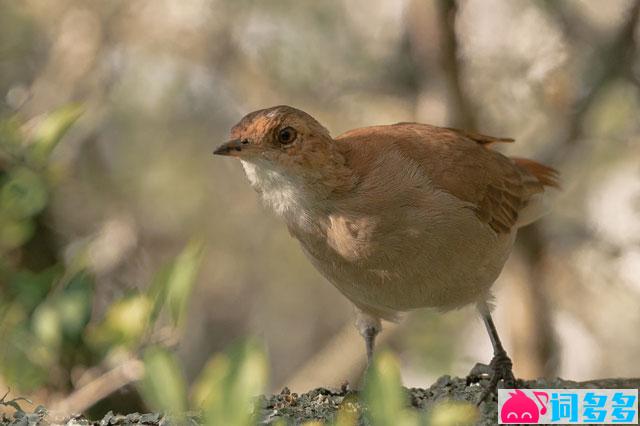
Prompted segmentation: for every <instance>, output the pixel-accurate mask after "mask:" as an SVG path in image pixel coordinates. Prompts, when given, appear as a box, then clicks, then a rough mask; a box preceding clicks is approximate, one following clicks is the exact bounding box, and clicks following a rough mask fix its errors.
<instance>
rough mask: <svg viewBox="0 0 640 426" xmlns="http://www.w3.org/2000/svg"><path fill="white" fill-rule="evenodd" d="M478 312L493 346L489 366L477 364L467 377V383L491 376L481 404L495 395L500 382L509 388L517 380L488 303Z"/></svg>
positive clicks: (479, 306)
mask: <svg viewBox="0 0 640 426" xmlns="http://www.w3.org/2000/svg"><path fill="white" fill-rule="evenodd" d="M478 310H479V312H480V315H481V317H482V321H483V322H484V325H485V327H486V328H487V332H488V333H489V338H490V339H491V345H492V346H493V358H492V359H491V362H490V363H489V365H483V364H476V365H475V367H473V369H472V370H471V372H470V373H469V376H468V377H467V383H470V382H474V381H476V382H477V381H478V380H479V376H482V375H489V376H490V378H491V379H490V382H489V386H488V387H487V388H486V389H485V390H484V392H483V393H482V395H481V396H480V400H479V401H478V404H480V403H481V402H482V401H484V400H485V399H486V397H487V396H488V395H489V394H491V393H495V391H496V388H497V386H498V382H499V381H500V380H502V381H503V382H504V384H505V386H507V387H514V386H515V385H516V380H515V377H514V375H513V364H512V362H511V359H510V358H509V356H508V355H507V351H505V350H504V347H503V346H502V342H501V341H500V336H498V330H497V329H496V326H495V324H494V323H493V318H491V312H490V310H489V307H488V305H487V304H486V302H483V303H481V304H478Z"/></svg>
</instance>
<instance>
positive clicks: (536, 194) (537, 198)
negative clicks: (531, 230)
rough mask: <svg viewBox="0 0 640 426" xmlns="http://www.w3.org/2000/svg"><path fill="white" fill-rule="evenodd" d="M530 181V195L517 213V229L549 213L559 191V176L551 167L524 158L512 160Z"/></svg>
mask: <svg viewBox="0 0 640 426" xmlns="http://www.w3.org/2000/svg"><path fill="white" fill-rule="evenodd" d="M512 160H513V162H514V163H515V164H516V165H517V166H518V167H520V168H521V169H522V171H523V172H524V173H525V175H527V176H528V177H529V178H530V179H529V182H528V184H529V185H531V189H532V195H531V197H530V198H529V200H528V201H527V205H526V206H525V207H524V208H523V209H522V210H521V211H520V212H519V214H518V222H517V223H516V225H517V226H518V227H521V226H525V225H528V224H530V223H532V222H534V221H536V220H538V219H539V218H540V217H541V216H544V215H545V214H546V213H548V212H549V210H550V209H551V206H552V205H553V201H554V200H555V198H556V196H557V194H558V192H559V190H560V174H559V173H558V171H557V170H556V169H554V168H552V167H549V166H545V165H544V164H540V163H538V162H536V161H533V160H528V159H526V158H512Z"/></svg>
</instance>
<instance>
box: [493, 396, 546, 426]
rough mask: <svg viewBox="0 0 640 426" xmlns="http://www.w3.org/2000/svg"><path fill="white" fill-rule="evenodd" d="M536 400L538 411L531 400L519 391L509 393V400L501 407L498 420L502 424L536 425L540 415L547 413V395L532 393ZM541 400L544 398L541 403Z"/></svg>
mask: <svg viewBox="0 0 640 426" xmlns="http://www.w3.org/2000/svg"><path fill="white" fill-rule="evenodd" d="M533 395H534V396H535V398H536V400H538V403H539V404H540V409H538V405H537V404H536V403H535V402H534V400H533V399H531V398H529V397H528V396H527V395H525V393H524V392H522V391H521V390H519V389H516V391H515V392H509V399H507V400H506V401H505V403H504V404H503V405H502V410H501V411H500V420H501V421H502V423H538V419H539V418H540V414H545V413H546V412H547V402H549V394H547V393H546V392H535V391H534V392H533ZM541 398H544V400H545V401H544V402H542V400H541Z"/></svg>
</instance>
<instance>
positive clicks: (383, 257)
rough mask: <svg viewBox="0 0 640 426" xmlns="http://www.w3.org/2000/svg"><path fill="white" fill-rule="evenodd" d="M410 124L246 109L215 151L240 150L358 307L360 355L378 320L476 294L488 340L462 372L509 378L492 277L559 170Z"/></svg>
mask: <svg viewBox="0 0 640 426" xmlns="http://www.w3.org/2000/svg"><path fill="white" fill-rule="evenodd" d="M512 141H513V140H512V139H504V138H495V137H491V136H485V135H480V134H476V133H471V132H465V131H461V130H455V129H450V128H444V127H436V126H431V125H428V124H419V123H397V124H392V125H385V126H373V127H365V128H361V129H355V130H351V131H348V132H346V133H344V134H342V135H340V136H338V137H336V138H332V137H331V135H330V134H329V132H328V131H327V129H326V128H324V127H323V126H322V125H321V124H320V123H319V122H318V121H316V120H315V119H314V118H313V117H311V116H310V115H309V114H307V113H305V112H304V111H301V110H298V109H295V108H292V107H289V106H276V107H272V108H267V109H262V110H259V111H255V112H252V113H250V114H248V115H246V116H245V117H244V118H243V119H242V120H240V122H239V123H238V124H236V125H235V126H234V127H233V128H232V129H231V141H229V142H227V143H225V144H223V145H221V146H220V147H218V148H217V149H216V150H215V151H214V154H218V155H226V156H232V157H237V158H239V159H240V161H241V163H242V166H243V167H244V170H245V172H246V175H247V177H248V178H249V181H250V182H251V185H252V186H253V187H254V188H255V189H256V190H257V191H258V192H259V193H260V195H261V196H262V199H263V200H264V202H265V203H266V204H267V205H268V206H270V207H271V208H272V209H273V210H274V211H275V212H276V213H277V214H278V215H279V216H280V217H282V218H283V219H284V221H285V223H286V225H287V227H288V228H289V232H290V233H291V235H293V236H294V237H295V238H296V239H297V240H298V241H299V242H300V245H301V247H302V250H303V251H304V253H305V255H306V256H307V257H308V258H309V260H310V261H311V263H312V264H313V265H314V266H315V267H316V269H318V271H320V273H321V274H322V275H324V276H325V277H326V278H327V280H329V282H331V283H332V284H333V285H334V286H335V287H336V288H337V289H338V290H339V291H340V292H341V293H342V294H344V295H345V296H346V297H347V298H348V299H349V300H350V301H351V302H352V303H353V304H354V305H355V307H356V312H357V319H356V326H357V328H358V330H359V332H360V334H362V336H363V337H364V339H365V343H366V351H367V357H368V359H369V361H370V360H371V357H372V355H373V348H374V341H375V337H376V335H377V334H378V333H379V332H380V330H381V321H380V320H381V319H385V320H389V321H395V320H397V318H398V314H399V313H400V312H405V311H410V310H413V309H417V308H425V307H430V308H437V309H439V310H443V311H446V310H450V309H454V308H459V307H462V306H464V305H467V304H470V303H474V304H475V305H476V307H477V309H478V311H479V313H480V315H481V317H482V319H483V321H484V324H485V326H486V328H487V331H488V333H489V337H490V338H491V343H492V345H493V350H494V356H493V359H492V361H491V363H490V364H489V366H484V368H483V367H482V365H481V364H479V365H478V366H476V367H475V368H474V369H473V370H472V372H473V373H474V374H476V373H481V372H482V373H487V374H490V375H491V382H490V387H493V388H495V386H496V384H497V382H498V381H499V380H504V381H505V383H506V384H508V385H513V384H514V383H515V379H514V376H513V373H512V363H511V360H510V359H509V357H508V356H507V353H506V352H505V350H504V348H503V346H502V344H501V342H500V338H499V337H498V333H497V330H496V327H495V325H494V323H493V320H492V318H491V313H490V310H491V309H490V308H491V301H492V295H491V291H490V289H491V286H492V284H493V283H494V281H495V280H496V278H497V277H498V275H499V274H500V271H501V270H502V267H503V266H504V263H505V262H506V260H507V257H508V256H509V254H510V252H511V250H512V247H513V243H514V239H515V236H516V232H517V230H518V228H520V227H522V226H524V225H527V224H529V223H531V222H533V221H534V220H536V219H538V218H539V217H540V216H541V215H542V214H544V213H545V212H546V210H547V205H548V201H549V196H550V193H551V192H553V191H552V190H551V189H552V188H557V187H558V180H557V172H556V171H555V170H554V169H552V168H550V167H547V166H544V165H542V164H539V163H536V162H534V161H531V160H525V159H519V158H509V157H506V156H504V155H502V154H500V153H499V152H496V151H494V150H492V149H491V148H490V145H491V144H493V143H495V142H512Z"/></svg>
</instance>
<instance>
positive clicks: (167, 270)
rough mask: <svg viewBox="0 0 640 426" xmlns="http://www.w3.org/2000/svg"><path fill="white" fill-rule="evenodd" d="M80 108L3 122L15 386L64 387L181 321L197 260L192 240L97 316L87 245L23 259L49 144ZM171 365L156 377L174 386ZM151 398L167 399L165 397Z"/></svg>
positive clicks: (9, 376)
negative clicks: (80, 370)
mask: <svg viewBox="0 0 640 426" xmlns="http://www.w3.org/2000/svg"><path fill="white" fill-rule="evenodd" d="M82 111H83V108H82V107H81V106H77V105H69V106H66V107H63V108H60V109H58V110H55V111H53V112H52V113H50V114H46V115H43V116H40V117H37V118H36V119H33V120H31V121H30V122H27V123H22V122H21V121H20V119H19V117H11V118H8V119H6V118H5V119H3V120H1V121H0V166H1V173H2V175H1V178H0V179H1V180H0V185H1V186H0V225H1V226H0V252H1V253H2V257H1V260H0V340H1V341H2V342H3V344H2V345H1V346H0V376H1V377H2V379H3V380H4V381H5V382H6V385H8V386H11V387H12V388H13V389H16V390H17V391H22V392H25V391H27V392H28V391H31V390H34V389H36V388H38V387H52V388H54V389H68V388H69V387H70V381H71V370H72V369H73V368H76V367H78V366H84V368H90V367H92V366H96V365H99V364H100V363H101V362H103V361H104V360H106V359H108V356H109V355H110V354H111V353H116V352H119V351H122V350H124V351H131V352H132V353H134V354H135V353H136V352H139V351H141V350H144V348H145V346H147V345H149V344H151V343H153V341H154V340H155V339H156V337H155V336H154V332H155V331H156V330H157V329H158V328H159V327H162V326H163V324H164V323H167V324H168V327H169V328H170V329H176V328H177V327H179V326H180V324H181V323H182V321H183V318H184V314H185V312H186V311H187V309H188V300H189V297H190V293H191V290H192V289H193V285H194V282H195V279H196V276H197V273H198V269H199V264H200V260H201V258H202V253H203V248H204V245H203V243H202V242H196V241H193V242H191V243H189V244H188V245H187V246H186V248H185V249H184V250H183V252H182V253H181V254H179V255H178V257H177V258H176V259H175V260H174V261H172V262H170V263H169V264H168V265H167V266H165V267H163V268H162V269H161V271H160V272H158V274H157V276H156V278H155V279H154V280H153V285H151V286H148V290H147V291H142V292H141V291H136V292H131V293H129V294H126V295H124V296H122V297H120V298H117V299H115V300H113V302H112V303H111V304H110V306H109V307H108V309H107V310H106V313H105V315H104V317H103V318H93V319H92V305H93V298H94V292H95V289H94V279H95V278H94V274H93V273H92V272H91V269H90V268H89V262H90V259H89V255H88V253H87V250H83V249H80V250H78V251H77V253H76V255H75V256H74V257H73V258H72V259H69V260H66V261H65V260H63V259H56V260H55V262H53V263H51V264H49V265H46V266H45V267H44V268H40V269H39V268H33V267H32V266H31V265H29V264H28V263H27V262H26V261H25V259H26V257H25V251H26V250H27V245H28V244H30V243H32V241H33V240H34V239H36V238H37V237H38V235H36V234H35V233H34V232H35V230H36V229H37V228H38V226H40V225H39V224H40V222H42V221H43V220H45V219H46V210H47V207H48V205H49V203H50V202H51V197H50V194H51V188H52V185H53V184H54V183H55V174H54V173H52V172H51V171H52V165H51V161H50V157H51V152H52V150H53V149H54V147H55V146H56V145H57V144H58V143H59V142H60V141H61V140H62V139H63V137H64V135H65V134H66V133H67V131H68V130H69V129H70V128H71V126H72V125H73V124H74V123H75V122H76V120H78V118H79V117H80V116H81V114H82ZM165 308H166V309H165ZM165 310H166V311H168V314H167V315H161V313H162V312H164V311H165ZM165 318H166V321H165ZM144 359H145V362H146V363H147V364H148V366H149V368H150V369H154V368H155V369H161V370H162V371H164V370H163V369H165V368H167V365H168V364H170V363H171V361H172V358H171V357H170V356H169V355H167V354H166V353H165V352H163V351H162V349H161V348H159V347H156V346H152V347H150V348H148V349H146V350H144ZM167 371H170V373H167V374H168V375H165V374H164V373H163V374H159V375H157V376H156V377H157V378H160V377H162V378H164V380H165V381H166V382H168V384H166V386H167V388H171V389H174V388H176V389H177V387H176V386H173V385H172V384H173V383H174V382H177V381H179V380H184V379H181V378H180V376H178V375H177V373H176V374H174V375H172V373H171V372H172V371H174V369H168V370H167ZM175 371H177V370H175ZM147 387H149V388H153V384H150V385H148V386H147ZM165 398H166V397H165ZM184 399H185V401H186V396H185V397H184ZM170 400H171V401H174V403H175V404H178V405H176V406H175V407H174V408H175V409H176V410H177V411H180V409H181V408H184V406H185V405H184V404H181V402H180V401H181V399H180V398H178V397H176V396H175V395H171V398H170ZM149 401H150V402H151V403H152V404H154V405H158V406H159V405H162V406H164V405H165V404H166V402H167V401H166V400H163V399H162V396H161V395H158V396H157V398H155V399H154V398H150V399H149Z"/></svg>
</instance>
